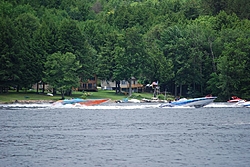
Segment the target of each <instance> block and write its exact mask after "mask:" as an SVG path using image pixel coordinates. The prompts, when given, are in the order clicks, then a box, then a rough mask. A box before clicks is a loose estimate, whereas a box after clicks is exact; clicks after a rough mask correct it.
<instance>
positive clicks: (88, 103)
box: [53, 98, 109, 106]
mask: <svg viewBox="0 0 250 167" xmlns="http://www.w3.org/2000/svg"><path fill="white" fill-rule="evenodd" d="M107 101H109V99H88V100H86V99H80V98H75V99H65V100H58V101H56V102H55V103H53V105H58V104H61V105H66V104H71V105H83V106H93V105H98V104H101V103H104V102H107Z"/></svg>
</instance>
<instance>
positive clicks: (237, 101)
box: [53, 95, 250, 108]
mask: <svg viewBox="0 0 250 167" xmlns="http://www.w3.org/2000/svg"><path fill="white" fill-rule="evenodd" d="M216 98H217V97H215V96H212V95H207V96H205V97H200V98H192V99H186V98H181V99H179V100H176V101H171V102H166V101H161V104H160V106H159V107H161V108H164V107H180V106H181V107H195V108H200V107H204V106H206V105H208V104H211V103H213V102H214V100H215V99H216ZM109 100H110V99H93V100H86V99H80V98H76V99H65V100H59V101H57V102H55V103H53V105H68V104H70V105H74V106H93V105H99V104H102V103H105V102H108V101H109ZM140 102H141V101H140V100H137V99H127V98H126V99H125V100H124V99H123V100H119V101H116V103H140ZM143 102H152V101H150V100H145V99H144V101H143ZM227 102H228V104H232V105H235V106H238V107H250V101H246V100H243V99H241V98H239V97H237V96H233V97H232V99H231V100H229V101H227Z"/></svg>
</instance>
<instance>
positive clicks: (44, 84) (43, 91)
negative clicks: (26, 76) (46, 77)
mask: <svg viewBox="0 0 250 167" xmlns="http://www.w3.org/2000/svg"><path fill="white" fill-rule="evenodd" d="M44 91H45V83H44V82H43V93H44Z"/></svg>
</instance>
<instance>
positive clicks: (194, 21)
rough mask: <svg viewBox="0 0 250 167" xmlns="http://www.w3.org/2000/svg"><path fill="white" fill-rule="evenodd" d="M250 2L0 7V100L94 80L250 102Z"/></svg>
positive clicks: (97, 1)
mask: <svg viewBox="0 0 250 167" xmlns="http://www.w3.org/2000/svg"><path fill="white" fill-rule="evenodd" d="M249 19H250V1H249V0H43V1H40V0H1V1H0V31H1V33H0V64H1V65H0V88H1V90H0V93H2V92H3V90H4V88H6V87H17V88H18V89H23V88H25V89H28V88H29V87H30V86H31V85H33V84H34V83H37V82H39V81H43V82H44V83H49V84H50V85H51V86H52V87H53V88H56V89H58V90H67V89H71V88H72V87H77V85H79V81H80V80H87V79H88V78H90V77H92V76H93V75H94V74H96V75H97V76H98V78H99V79H102V80H112V81H120V80H126V81H130V80H131V78H132V77H135V78H136V79H137V80H138V81H139V82H140V83H141V84H148V83H152V82H153V81H155V82H156V81H158V83H159V85H160V88H161V90H162V91H167V92H170V93H171V94H173V95H182V96H186V97H198V96H203V95H206V94H213V95H215V96H217V97H218V99H220V100H226V99H228V98H230V97H231V96H232V95H237V96H239V97H241V98H244V99H250V21H249Z"/></svg>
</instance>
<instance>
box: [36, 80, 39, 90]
mask: <svg viewBox="0 0 250 167" xmlns="http://www.w3.org/2000/svg"><path fill="white" fill-rule="evenodd" d="M38 89H39V83H38V82H37V83H36V93H38Z"/></svg>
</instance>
